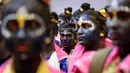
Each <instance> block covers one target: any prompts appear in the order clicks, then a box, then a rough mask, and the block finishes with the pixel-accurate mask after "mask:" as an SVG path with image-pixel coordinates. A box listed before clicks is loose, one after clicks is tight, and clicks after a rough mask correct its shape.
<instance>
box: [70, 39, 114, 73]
mask: <svg viewBox="0 0 130 73" xmlns="http://www.w3.org/2000/svg"><path fill="white" fill-rule="evenodd" d="M104 41H105V42H104V44H105V47H107V48H108V47H111V46H112V45H113V43H112V41H111V40H109V39H108V38H106V39H105V40H104ZM94 53H95V52H94V51H89V52H86V51H85V47H84V46H82V45H79V44H77V45H76V47H75V50H74V52H73V53H72V55H70V59H69V67H68V73H75V71H76V67H77V68H78V69H79V70H80V69H81V70H82V71H81V73H88V69H89V68H88V67H89V66H90V63H91V60H92V58H93V55H94Z"/></svg>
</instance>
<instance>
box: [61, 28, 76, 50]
mask: <svg viewBox="0 0 130 73" xmlns="http://www.w3.org/2000/svg"><path fill="white" fill-rule="evenodd" d="M60 36H61V37H60V40H61V44H62V46H63V47H64V48H66V47H72V46H73V45H74V33H73V32H72V29H71V28H62V29H61V31H60Z"/></svg>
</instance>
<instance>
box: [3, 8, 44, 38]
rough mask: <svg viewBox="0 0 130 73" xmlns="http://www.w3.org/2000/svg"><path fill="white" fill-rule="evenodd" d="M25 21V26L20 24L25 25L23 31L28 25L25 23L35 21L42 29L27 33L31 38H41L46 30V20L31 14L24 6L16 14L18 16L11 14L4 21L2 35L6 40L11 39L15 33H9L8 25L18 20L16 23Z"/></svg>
mask: <svg viewBox="0 0 130 73" xmlns="http://www.w3.org/2000/svg"><path fill="white" fill-rule="evenodd" d="M22 19H23V24H20V23H18V25H23V29H22V30H24V26H25V25H26V24H25V22H26V21H31V20H35V21H37V22H38V23H39V24H40V28H39V29H37V30H34V31H27V33H28V34H29V36H31V37H37V36H41V35H42V34H43V33H44V32H45V30H46V27H45V22H44V20H43V19H42V18H41V17H40V16H38V15H37V14H35V13H29V12H28V10H27V8H26V7H24V6H22V7H20V8H19V9H18V11H17V12H16V14H15V13H14V14H9V15H7V16H6V17H5V18H4V20H3V24H2V25H3V26H2V31H1V32H2V34H3V35H4V37H5V38H10V37H11V36H12V35H13V34H14V33H12V32H11V31H9V30H8V29H7V23H8V22H9V21H11V20H16V21H21V20H22Z"/></svg>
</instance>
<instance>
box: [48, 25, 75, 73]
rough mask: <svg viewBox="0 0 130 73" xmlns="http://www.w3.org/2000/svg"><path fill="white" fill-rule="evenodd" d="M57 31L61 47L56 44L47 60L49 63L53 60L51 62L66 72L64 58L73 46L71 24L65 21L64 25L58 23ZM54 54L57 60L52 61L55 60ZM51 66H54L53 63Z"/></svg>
mask: <svg viewBox="0 0 130 73" xmlns="http://www.w3.org/2000/svg"><path fill="white" fill-rule="evenodd" d="M59 33H60V41H61V47H58V46H57V45H55V49H56V52H54V53H53V54H52V56H51V58H50V60H49V61H50V62H51V63H52V61H53V64H56V63H58V65H57V66H58V67H59V69H61V70H63V71H64V72H66V73H67V65H66V59H67V57H68V55H69V54H70V53H71V51H72V50H73V49H74V46H75V31H74V28H73V24H71V23H66V24H64V25H60V26H59ZM54 55H55V56H56V58H57V59H58V60H57V61H58V62H54V61H56V60H55V59H54V57H55V56H54ZM51 65H52V64H51ZM55 66H56V65H55ZM53 67H54V65H53Z"/></svg>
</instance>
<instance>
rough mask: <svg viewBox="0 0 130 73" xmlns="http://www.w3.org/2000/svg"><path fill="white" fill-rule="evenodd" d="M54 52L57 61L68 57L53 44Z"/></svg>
mask: <svg viewBox="0 0 130 73" xmlns="http://www.w3.org/2000/svg"><path fill="white" fill-rule="evenodd" d="M54 44H55V43H54ZM55 51H56V54H57V57H58V60H59V61H60V60H62V59H64V58H66V57H68V54H67V53H66V52H65V51H64V50H63V49H62V48H60V47H59V46H58V45H56V44H55Z"/></svg>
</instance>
